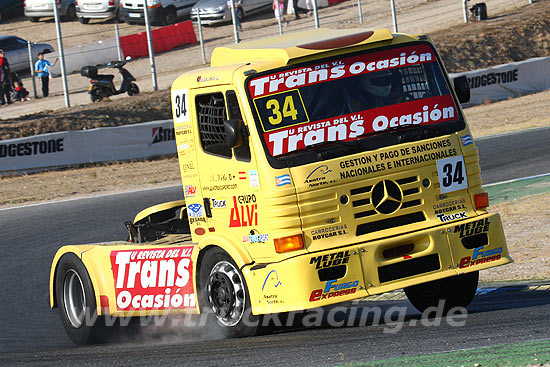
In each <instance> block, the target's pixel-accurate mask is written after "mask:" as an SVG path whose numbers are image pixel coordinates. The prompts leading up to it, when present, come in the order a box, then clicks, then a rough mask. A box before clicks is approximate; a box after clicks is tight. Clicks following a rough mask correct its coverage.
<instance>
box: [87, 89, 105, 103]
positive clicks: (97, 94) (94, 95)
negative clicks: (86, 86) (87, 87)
mask: <svg viewBox="0 0 550 367" xmlns="http://www.w3.org/2000/svg"><path fill="white" fill-rule="evenodd" d="M101 98H103V96H102V95H101V90H100V89H99V88H93V89H92V91H91V92H90V100H91V101H92V102H97V101H99V100H101Z"/></svg>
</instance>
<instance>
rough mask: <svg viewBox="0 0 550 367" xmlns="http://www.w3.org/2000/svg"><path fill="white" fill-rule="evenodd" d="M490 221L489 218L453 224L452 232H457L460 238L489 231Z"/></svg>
mask: <svg viewBox="0 0 550 367" xmlns="http://www.w3.org/2000/svg"><path fill="white" fill-rule="evenodd" d="M490 226H491V223H490V222H489V218H485V219H480V220H477V221H475V222H469V223H463V224H459V225H457V226H455V228H454V233H458V234H459V237H460V238H463V237H467V236H472V235H475V234H480V233H485V232H489V227H490Z"/></svg>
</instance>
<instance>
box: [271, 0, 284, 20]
mask: <svg viewBox="0 0 550 367" xmlns="http://www.w3.org/2000/svg"><path fill="white" fill-rule="evenodd" d="M273 13H274V14H275V19H277V21H278V20H280V21H281V22H284V23H285V25H288V20H286V18H285V0H273Z"/></svg>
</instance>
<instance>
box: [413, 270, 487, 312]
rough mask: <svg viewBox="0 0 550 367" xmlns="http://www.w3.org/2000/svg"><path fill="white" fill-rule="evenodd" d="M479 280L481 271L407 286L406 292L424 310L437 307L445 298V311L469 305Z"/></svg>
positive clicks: (419, 309) (415, 304)
mask: <svg viewBox="0 0 550 367" xmlns="http://www.w3.org/2000/svg"><path fill="white" fill-rule="evenodd" d="M478 281H479V272H478V271H475V272H472V273H467V274H462V275H457V276H453V277H450V278H445V279H439V280H434V281H431V282H428V283H423V284H418V285H414V286H412V287H408V288H405V289H404V291H405V294H406V295H407V298H408V299H409V301H410V302H411V303H412V304H413V306H414V307H416V309H417V310H418V311H420V312H424V311H425V310H426V309H427V308H428V307H437V306H438V305H439V301H441V300H445V305H444V308H443V313H444V314H446V313H447V312H448V311H449V310H450V309H451V308H453V307H467V306H468V305H469V304H470V302H472V300H473V299H474V296H475V294H476V290H477V284H478Z"/></svg>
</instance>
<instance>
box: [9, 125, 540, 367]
mask: <svg viewBox="0 0 550 367" xmlns="http://www.w3.org/2000/svg"><path fill="white" fill-rule="evenodd" d="M549 138H550V128H546V129H538V130H536V131H531V132H524V133H520V134H513V135H503V136H500V137H495V138H485V139H481V140H479V141H478V146H479V149H480V157H481V165H482V170H483V171H482V172H483V178H484V183H492V182H497V181H503V180H509V179H512V178H518V177H523V176H532V175H537V174H542V173H548V172H549V171H550V169H549V164H548V162H550V157H549V155H550V149H548V145H547V142H548V141H550V139H549ZM181 197H182V194H181V189H180V188H178V187H169V188H161V189H154V190H147V191H140V192H133V193H123V194H117V195H109V196H101V197H94V198H87V199H78V200H70V201H63V202H56V203H50V204H43V205H36V206H26V207H19V208H12V209H7V210H0V223H1V229H0V231H1V234H2V236H0V249H1V251H2V256H1V258H0V279H2V283H1V284H2V285H1V292H2V293H1V294H2V301H1V306H0V311H1V312H0V315H1V318H0V331H1V333H0V365H6V366H8V365H53V364H55V365H77V364H78V365H80V366H88V365H90V366H91V365H114V364H118V365H148V366H157V365H158V366H161V365H173V364H184V365H205V366H233V365H235V366H237V365H238V366H243V365H254V366H261V365H273V364H287V365H316V366H319V365H334V364H344V363H349V362H352V361H369V360H373V359H384V358H389V357H396V356H403V355H417V354H422V353H433V352H439V351H447V350H456V349H462V348H472V347H476V346H490V345H495V344H503V343H513V342H519V341H530V340H540V339H546V338H548V336H549V335H550V334H549V328H550V318H548V317H547V316H546V315H548V314H550V292H549V291H538V292H519V291H514V292H496V293H489V294H486V295H480V296H478V297H477V298H476V299H475V301H474V303H473V304H472V305H471V307H470V308H469V315H468V317H467V320H466V324H465V325H464V326H461V327H456V326H455V327H453V326H450V325H448V324H446V323H444V322H443V323H442V325H441V326H437V327H436V326H424V325H423V324H422V322H421V320H419V319H418V312H417V311H415V310H414V309H413V308H412V306H410V304H409V303H408V302H407V301H403V300H395V301H385V302H379V301H376V302H361V303H360V304H359V306H360V307H374V306H380V307H381V310H382V314H383V315H386V314H387V313H388V312H387V310H388V309H389V308H390V307H392V306H396V307H407V309H406V315H407V317H406V318H405V323H404V324H403V326H402V328H401V330H400V331H399V332H397V333H388V332H387V330H388V325H387V324H380V325H365V326H361V325H360V326H357V325H355V326H351V327H327V326H322V327H313V328H306V329H301V330H293V331H289V330H287V329H280V330H278V331H277V332H276V333H275V334H272V335H267V336H260V337H255V338H244V339H231V340H210V338H211V336H208V337H207V340H202V339H201V338H202V336H201V335H199V334H202V333H201V332H197V331H194V330H193V329H190V330H184V331H182V332H181V333H179V332H178V333H176V335H173V334H174V333H173V332H172V331H171V332H170V333H169V335H168V336H162V335H161V336H159V335H158V334H157V333H156V332H155V333H153V335H152V336H149V337H144V338H143V339H140V340H138V341H133V342H126V343H119V344H112V345H106V346H90V347H77V346H74V345H73V344H72V343H71V342H70V340H69V339H68V337H67V336H66V335H65V331H64V330H63V327H62V325H61V322H60V320H59V314H58V312H57V310H56V311H52V310H50V308H49V301H48V281H49V269H50V264H51V260H52V257H53V255H54V253H55V251H56V250H57V248H59V247H60V246H61V245H64V244H79V243H89V242H99V241H112V240H123V239H125V237H126V233H125V228H124V226H123V222H124V221H125V220H129V219H132V218H133V216H134V215H135V213H137V212H138V211H140V210H141V209H143V208H145V207H148V206H150V205H154V204H157V203H159V202H165V201H171V200H177V199H180V198H181ZM351 308H352V306H350V305H348V310H349V309H351ZM346 312H347V311H346ZM346 312H344V311H343V312H340V314H339V315H340V316H341V317H345V313H346ZM413 320H416V322H414V324H415V325H414V326H413V325H412V324H411V321H413ZM385 331H386V332H385Z"/></svg>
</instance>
